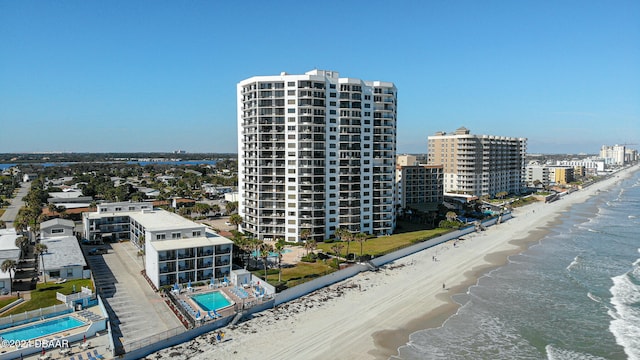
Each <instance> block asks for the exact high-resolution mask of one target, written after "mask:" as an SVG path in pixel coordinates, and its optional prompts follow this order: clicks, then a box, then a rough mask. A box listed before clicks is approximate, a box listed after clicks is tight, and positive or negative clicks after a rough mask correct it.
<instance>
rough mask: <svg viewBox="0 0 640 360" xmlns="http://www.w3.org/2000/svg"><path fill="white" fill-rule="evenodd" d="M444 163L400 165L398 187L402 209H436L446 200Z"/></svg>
mask: <svg viewBox="0 0 640 360" xmlns="http://www.w3.org/2000/svg"><path fill="white" fill-rule="evenodd" d="M442 180H443V167H442V165H404V166H403V165H398V166H397V169H396V187H397V189H398V205H399V206H400V208H401V209H403V210H406V209H414V210H420V211H425V212H426V211H435V210H437V209H438V205H440V204H442V203H443V202H444V188H443V182H442Z"/></svg>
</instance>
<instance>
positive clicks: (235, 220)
mask: <svg viewBox="0 0 640 360" xmlns="http://www.w3.org/2000/svg"><path fill="white" fill-rule="evenodd" d="M229 222H230V223H231V224H233V225H235V226H236V229H238V230H240V225H241V224H242V223H243V222H244V219H242V216H240V215H238V214H233V215H231V216H229Z"/></svg>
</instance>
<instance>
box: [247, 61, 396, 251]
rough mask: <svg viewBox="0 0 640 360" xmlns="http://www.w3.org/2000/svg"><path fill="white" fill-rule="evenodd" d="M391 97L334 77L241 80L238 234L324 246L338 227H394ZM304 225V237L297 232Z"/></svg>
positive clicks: (381, 87) (320, 73) (375, 230)
mask: <svg viewBox="0 0 640 360" xmlns="http://www.w3.org/2000/svg"><path fill="white" fill-rule="evenodd" d="M396 107H397V93H396V87H395V85H394V84H393V83H390V82H382V81H364V80H360V79H354V78H340V77H339V75H338V73H337V72H335V71H325V70H313V71H309V72H307V73H305V74H303V75H289V74H287V73H282V74H280V75H275V76H256V77H252V78H249V79H246V80H243V81H241V82H240V83H239V84H238V185H239V189H238V192H239V201H238V209H239V214H240V216H242V218H243V224H242V230H243V231H244V232H245V233H249V234H252V235H253V236H254V237H255V238H259V239H262V240H273V239H277V238H284V239H285V240H286V241H290V242H297V241H300V240H307V239H308V240H312V239H313V240H316V241H322V240H324V239H327V238H329V237H331V236H332V235H333V233H334V232H335V230H336V229H338V228H341V227H342V228H346V229H348V230H350V231H352V232H364V233H368V234H390V233H391V232H393V230H394V228H395V221H396V212H395V211H396V210H395V206H394V203H395V201H394V194H395V188H394V187H395V182H394V171H395V165H396V164H395V163H396V159H395V152H396V114H397V109H396ZM304 229H309V233H310V236H309V237H308V238H305V239H301V236H300V234H301V233H302V232H303V230H304Z"/></svg>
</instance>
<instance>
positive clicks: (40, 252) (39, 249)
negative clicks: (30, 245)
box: [35, 244, 48, 284]
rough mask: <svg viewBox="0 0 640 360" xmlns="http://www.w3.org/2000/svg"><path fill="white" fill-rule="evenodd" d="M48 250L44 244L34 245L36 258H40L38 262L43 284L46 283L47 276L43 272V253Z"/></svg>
mask: <svg viewBox="0 0 640 360" xmlns="http://www.w3.org/2000/svg"><path fill="white" fill-rule="evenodd" d="M47 250H48V248H47V245H45V244H36V249H35V253H36V257H38V256H40V262H41V263H42V278H43V279H44V283H45V284H46V283H47V275H45V272H44V253H46V252H47Z"/></svg>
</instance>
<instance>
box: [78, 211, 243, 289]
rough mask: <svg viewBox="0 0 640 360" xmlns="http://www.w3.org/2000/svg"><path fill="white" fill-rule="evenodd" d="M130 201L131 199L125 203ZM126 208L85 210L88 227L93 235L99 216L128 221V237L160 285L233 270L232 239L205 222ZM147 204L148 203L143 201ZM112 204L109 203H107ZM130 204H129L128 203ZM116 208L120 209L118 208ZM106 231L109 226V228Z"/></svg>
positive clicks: (218, 276) (205, 278)
mask: <svg viewBox="0 0 640 360" xmlns="http://www.w3.org/2000/svg"><path fill="white" fill-rule="evenodd" d="M124 204H127V205H128V204H129V203H124ZM131 204H134V205H132V208H139V209H140V210H138V211H135V210H133V211H124V210H123V209H124V208H125V207H124V206H117V207H115V206H107V207H106V208H108V209H112V210H114V212H104V211H102V212H100V211H99V212H96V213H89V214H86V216H85V220H86V221H87V223H88V224H85V229H89V230H88V231H89V233H90V234H93V235H94V236H97V235H99V233H96V231H99V229H100V228H92V227H91V223H93V224H95V223H96V220H97V219H100V218H110V217H111V218H116V217H117V218H119V221H120V223H121V224H125V223H126V224H127V228H128V233H127V235H126V236H127V237H126V239H128V240H130V241H131V242H132V243H134V244H135V245H136V246H138V247H139V248H140V249H141V250H143V251H144V260H145V271H146V274H147V277H148V278H149V280H150V281H151V282H152V283H153V284H154V285H155V286H156V287H157V288H159V287H161V286H164V285H172V284H174V283H176V282H177V283H188V282H190V281H191V282H202V281H210V280H211V279H223V278H224V277H225V276H228V275H229V274H230V272H231V258H232V250H233V242H232V241H231V240H229V239H227V238H225V237H223V236H220V235H218V234H216V233H215V232H213V230H211V229H208V228H207V227H206V226H205V225H203V224H198V223H195V222H193V221H191V220H187V219H185V218H183V217H182V216H180V215H177V214H174V213H172V212H168V211H165V210H161V209H141V206H137V207H136V205H135V204H138V205H140V204H141V203H131ZM144 204H147V205H148V203H144ZM107 205H109V204H107ZM127 208H128V206H127ZM116 209H120V210H118V211H115V210H116ZM105 229H107V231H110V230H108V229H109V228H106V227H105Z"/></svg>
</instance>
